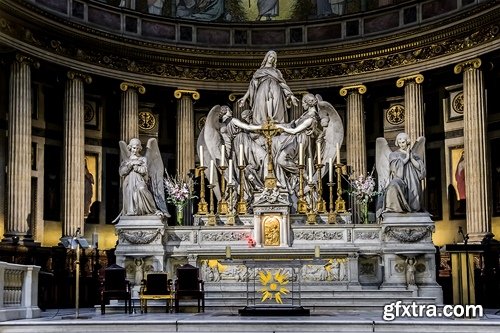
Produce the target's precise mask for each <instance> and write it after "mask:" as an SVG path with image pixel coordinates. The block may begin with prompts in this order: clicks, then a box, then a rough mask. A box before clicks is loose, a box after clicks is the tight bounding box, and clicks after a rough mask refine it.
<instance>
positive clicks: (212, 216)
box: [208, 184, 216, 226]
mask: <svg viewBox="0 0 500 333" xmlns="http://www.w3.org/2000/svg"><path fill="white" fill-rule="evenodd" d="M214 187H215V185H214V184H210V185H208V189H209V191H210V212H209V213H208V225H210V226H215V224H216V223H215V213H214V206H215V205H214Z"/></svg>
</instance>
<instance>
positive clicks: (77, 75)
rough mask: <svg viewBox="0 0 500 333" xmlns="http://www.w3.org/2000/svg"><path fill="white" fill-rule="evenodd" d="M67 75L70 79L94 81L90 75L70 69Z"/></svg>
mask: <svg viewBox="0 0 500 333" xmlns="http://www.w3.org/2000/svg"><path fill="white" fill-rule="evenodd" d="M66 76H67V77H68V79H70V80H76V79H78V80H82V81H83V82H85V83H87V84H90V83H92V77H91V76H90V75H87V74H83V73H80V72H75V71H68V73H67V74H66Z"/></svg>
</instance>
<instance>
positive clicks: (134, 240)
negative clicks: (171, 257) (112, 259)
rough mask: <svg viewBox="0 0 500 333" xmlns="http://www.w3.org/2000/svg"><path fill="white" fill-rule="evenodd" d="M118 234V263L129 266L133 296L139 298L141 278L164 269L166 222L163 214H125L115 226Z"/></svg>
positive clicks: (128, 273) (125, 266)
mask: <svg viewBox="0 0 500 333" xmlns="http://www.w3.org/2000/svg"><path fill="white" fill-rule="evenodd" d="M115 227H116V234H117V235H118V244H117V246H116V251H115V255H116V264H117V265H119V266H122V267H124V268H125V269H126V272H127V279H128V280H129V281H130V283H131V284H132V286H133V288H132V291H133V293H132V297H133V298H134V297H138V293H139V289H140V285H141V281H142V279H143V278H144V276H145V275H146V274H148V273H149V272H161V271H163V270H164V263H165V247H164V240H163V236H164V234H165V221H164V220H163V219H162V217H161V216H154V215H153V216H121V217H120V220H119V222H118V224H116V225H115Z"/></svg>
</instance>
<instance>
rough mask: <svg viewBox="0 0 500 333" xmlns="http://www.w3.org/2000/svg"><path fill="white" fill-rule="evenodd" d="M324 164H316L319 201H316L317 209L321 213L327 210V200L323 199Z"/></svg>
mask: <svg viewBox="0 0 500 333" xmlns="http://www.w3.org/2000/svg"><path fill="white" fill-rule="evenodd" d="M323 166H324V164H322V163H318V164H316V173H317V175H318V201H317V202H316V211H317V212H318V213H319V214H321V213H324V212H325V211H326V202H325V200H324V199H323V184H322V181H321V169H322V168H323Z"/></svg>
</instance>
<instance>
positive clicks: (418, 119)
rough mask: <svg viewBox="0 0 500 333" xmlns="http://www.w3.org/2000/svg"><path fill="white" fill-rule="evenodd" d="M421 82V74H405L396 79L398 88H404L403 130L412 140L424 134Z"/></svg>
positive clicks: (422, 77)
mask: <svg viewBox="0 0 500 333" xmlns="http://www.w3.org/2000/svg"><path fill="white" fill-rule="evenodd" d="M422 82H424V76H423V75H422V74H414V75H409V76H405V77H402V78H399V79H398V80H397V81H396V86H397V87H398V88H403V87H404V89H405V132H406V134H408V136H409V137H410V139H411V141H412V142H415V140H416V139H417V138H419V137H420V136H425V131H424V128H425V127H424V93H423V90H422Z"/></svg>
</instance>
